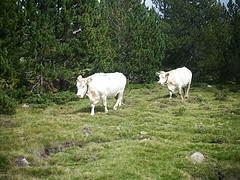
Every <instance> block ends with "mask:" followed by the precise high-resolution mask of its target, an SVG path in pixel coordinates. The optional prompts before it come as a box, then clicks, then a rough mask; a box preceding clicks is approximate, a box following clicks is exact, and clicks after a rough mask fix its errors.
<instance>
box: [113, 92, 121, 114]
mask: <svg viewBox="0 0 240 180" xmlns="http://www.w3.org/2000/svg"><path fill="white" fill-rule="evenodd" d="M122 97H123V93H122V92H120V93H119V94H118V98H117V102H116V104H115V105H114V106H113V109H114V110H117V107H120V106H121V105H122Z"/></svg>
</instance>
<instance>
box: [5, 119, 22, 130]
mask: <svg viewBox="0 0 240 180" xmlns="http://www.w3.org/2000/svg"><path fill="white" fill-rule="evenodd" d="M0 126H1V127H5V128H12V127H18V126H19V124H18V123H16V122H15V121H13V120H10V119H4V120H1V121H0Z"/></svg>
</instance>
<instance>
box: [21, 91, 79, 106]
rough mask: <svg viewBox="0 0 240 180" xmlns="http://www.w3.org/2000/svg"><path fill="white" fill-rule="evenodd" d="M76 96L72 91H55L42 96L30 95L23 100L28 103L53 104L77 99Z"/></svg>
mask: <svg viewBox="0 0 240 180" xmlns="http://www.w3.org/2000/svg"><path fill="white" fill-rule="evenodd" d="M77 99H78V98H77V96H76V95H75V94H74V93H73V92H69V91H62V92H57V93H49V94H45V95H42V96H39V95H31V96H30V97H28V98H27V99H26V100H25V102H26V103H29V104H45V105H50V104H52V103H55V104H65V103H67V102H70V101H75V100H77Z"/></svg>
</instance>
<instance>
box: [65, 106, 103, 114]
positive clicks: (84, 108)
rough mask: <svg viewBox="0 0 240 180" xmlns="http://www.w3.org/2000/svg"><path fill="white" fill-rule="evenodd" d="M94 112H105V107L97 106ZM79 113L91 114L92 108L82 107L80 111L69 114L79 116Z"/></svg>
mask: <svg viewBox="0 0 240 180" xmlns="http://www.w3.org/2000/svg"><path fill="white" fill-rule="evenodd" d="M94 111H95V113H96V112H104V107H102V106H96V107H95V109H94ZM78 113H91V107H89V106H86V107H82V108H80V109H77V110H75V111H72V112H69V114H78Z"/></svg>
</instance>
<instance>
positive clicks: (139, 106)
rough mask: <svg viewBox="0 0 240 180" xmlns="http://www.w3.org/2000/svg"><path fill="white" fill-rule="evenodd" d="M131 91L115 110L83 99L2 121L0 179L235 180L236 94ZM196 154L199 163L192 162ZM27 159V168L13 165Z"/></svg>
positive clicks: (239, 109) (239, 108) (238, 153)
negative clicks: (184, 95)
mask: <svg viewBox="0 0 240 180" xmlns="http://www.w3.org/2000/svg"><path fill="white" fill-rule="evenodd" d="M167 95H168V92H167V88H166V87H160V86H158V85H157V84H148V85H131V84H129V85H128V87H127V89H126V92H125V97H124V99H125V100H124V105H123V106H122V107H121V108H120V110H117V111H114V110H113V109H112V107H113V105H114V103H115V100H114V99H111V100H109V103H108V104H109V113H107V114H105V113H104V108H103V106H102V104H101V105H98V106H97V108H96V109H95V110H96V114H95V116H91V115H90V106H89V101H88V99H87V98H86V97H85V98H84V99H80V100H78V101H71V102H69V103H67V104H64V105H50V106H47V107H42V108H41V107H35V106H34V105H31V104H30V105H29V107H25V108H24V107H22V106H19V108H18V109H17V113H16V114H15V115H12V116H5V115H1V116H0V143H1V144H0V179H104V180H105V179H114V180H115V179H167V180H169V179H177V180H179V179H240V91H239V89H237V88H233V87H227V86H221V87H216V86H213V87H207V86H206V85H202V86H200V85H199V86H193V87H192V88H191V90H190V98H189V99H187V100H185V101H184V102H182V101H181V98H180V97H179V96H177V97H174V98H173V99H171V100H170V99H168V96H167ZM196 151H198V152H201V153H202V154H203V155H204V156H205V160H204V161H203V163H200V164H199V163H194V162H193V161H192V160H191V159H190V155H191V154H192V153H194V152H196ZM20 156H24V157H26V159H27V160H28V161H29V166H26V167H20V166H18V165H17V163H16V159H17V158H18V157H20Z"/></svg>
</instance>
